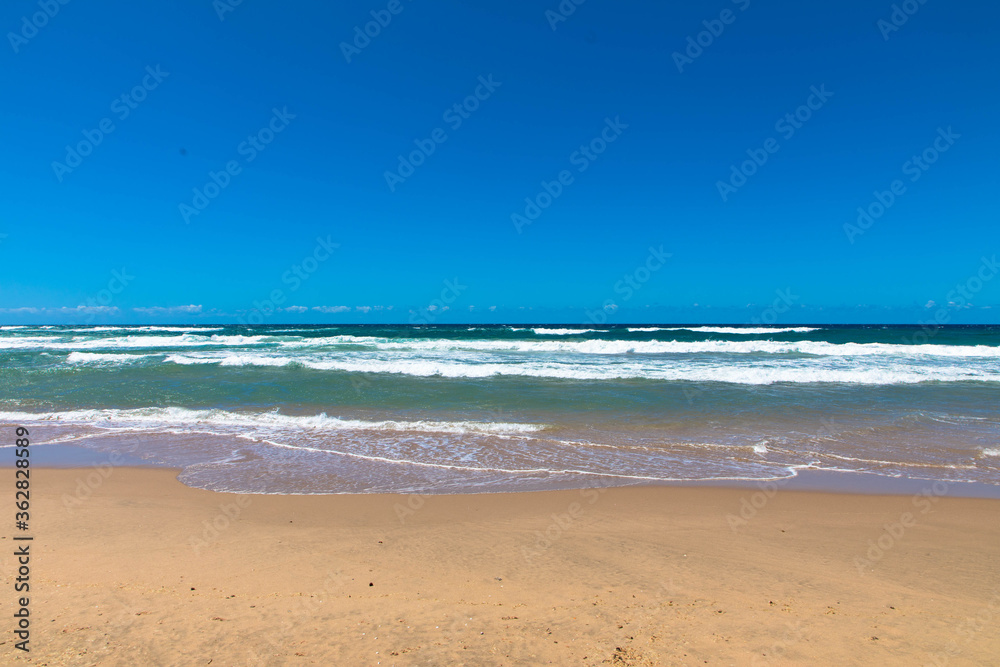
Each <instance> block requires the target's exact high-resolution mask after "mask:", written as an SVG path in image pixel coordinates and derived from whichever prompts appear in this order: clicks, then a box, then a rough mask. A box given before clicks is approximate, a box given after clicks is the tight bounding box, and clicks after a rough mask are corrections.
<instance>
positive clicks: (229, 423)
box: [0, 407, 545, 434]
mask: <svg viewBox="0 0 1000 667" xmlns="http://www.w3.org/2000/svg"><path fill="white" fill-rule="evenodd" d="M0 422H8V423H17V424H21V423H29V422H57V423H65V424H87V425H92V426H98V427H110V428H129V427H133V428H146V429H148V428H168V427H192V426H200V427H209V428H210V427H211V426H213V425H214V426H225V427H237V428H271V429H281V430H288V429H293V430H313V431H393V432H422V433H453V434H467V433H479V434H517V433H533V432H537V431H541V430H543V429H544V428H545V425H544V424H525V423H507V422H472V421H453V422H452V421H427V420H420V421H396V420H384V421H367V420H362V419H341V418H339V417H330V416H328V415H327V414H326V413H321V414H318V415H302V416H299V415H283V414H280V413H278V412H276V411H275V412H231V411H227V410H191V409H188V408H176V407H170V408H136V409H130V410H129V409H102V410H69V411H65V412H46V413H32V412H0Z"/></svg>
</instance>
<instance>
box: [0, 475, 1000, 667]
mask: <svg viewBox="0 0 1000 667" xmlns="http://www.w3.org/2000/svg"><path fill="white" fill-rule="evenodd" d="M8 470H9V469H8ZM86 470H87V468H68V469H66V468H63V469H55V468H46V467H36V474H34V475H32V508H33V511H32V520H33V530H34V531H35V532H34V535H35V540H34V542H33V544H32V548H33V549H35V550H36V551H35V552H34V553H35V560H33V563H32V568H33V569H32V577H33V579H32V582H33V583H35V582H37V586H38V587H37V589H34V588H33V591H32V595H33V598H32V605H33V606H32V618H33V619H34V623H35V625H34V626H33V634H32V642H33V643H32V646H33V650H32V653H31V654H30V655H31V658H32V662H35V661H38V662H45V663H46V664H50V665H56V664H67V665H69V664H93V663H95V662H100V663H101V664H122V665H125V664H135V663H136V662H142V663H145V664H206V663H207V662H208V661H209V660H213V661H214V663H220V662H221V663H222V664H248V665H256V664H261V665H263V664H358V665H376V664H381V665H410V664H428V663H430V664H477V665H478V664H491V665H515V664H584V665H594V666H597V665H606V664H613V665H653V664H704V663H705V661H708V662H709V664H717V663H719V662H722V663H723V664H747V663H748V662H749V663H751V664H786V663H788V662H799V661H805V660H808V659H815V658H816V657H818V656H823V660H824V661H829V662H838V663H842V664H846V663H851V662H858V661H863V662H876V663H884V664H928V663H930V664H934V661H935V660H937V661H939V662H940V661H947V662H948V664H949V665H962V664H970V665H971V664H988V663H989V661H990V660H991V659H992V658H994V657H995V656H996V655H997V654H1000V633H997V632H996V631H995V630H996V628H997V627H1000V574H998V572H1000V503H997V502H995V501H994V500H990V499H971V498H953V497H939V498H933V499H930V498H924V499H923V500H924V501H925V502H926V508H927V510H926V512H922V511H921V510H922V508H923V507H924V505H920V504H916V503H915V501H916V500H918V499H917V498H907V497H905V496H887V495H861V494H828V493H822V492H801V491H795V490H788V489H781V490H779V491H778V492H777V493H775V494H774V495H773V496H772V497H766V498H764V499H763V503H762V504H761V503H758V502H757V500H759V499H760V496H757V499H756V500H755V493H759V492H754V491H752V490H751V489H727V488H711V487H697V488H695V487H641V488H638V487H629V488H607V489H591V490H582V491H540V492H532V493H530V494H529V493H511V494H477V495H439V496H401V495H386V494H369V495H310V496H302V495H296V496H289V495H239V494H228V493H218V492H212V491H205V490H201V489H194V488H190V487H187V486H184V485H183V484H181V483H180V482H179V481H178V480H177V479H176V470H175V469H167V468H149V467H143V468H135V467H124V466H123V467H115V468H112V469H110V470H109V471H108V473H109V474H108V475H106V476H100V477H101V479H100V480H99V483H96V484H94V485H90V484H89V483H88V482H87V478H88V474H85V473H86ZM91 472H92V473H93V472H94V471H91ZM81 483H83V484H84V487H83V488H85V489H86V493H82V494H81V492H80V489H81V487H80V484H81ZM67 498H69V501H67ZM907 514H909V518H907ZM880 543H881V544H882V545H883V546H884V547H885V548H884V549H883V548H881V547H879V546H878V545H879V544H880ZM873 549H875V550H874V551H873ZM11 561H12V558H11V556H4V557H2V558H0V566H2V570H3V573H4V578H5V580H8V579H9V578H10V573H11V572H12V570H11ZM6 583H9V582H6ZM967 619H979V620H977V621H975V627H974V628H973V629H974V630H975V631H973V630H970V629H969V628H967V627H966V625H965V623H966V621H967ZM975 628H978V629H975ZM8 644H9V642H8ZM6 649H10V647H9V646H5V650H6ZM10 650H12V649H10Z"/></svg>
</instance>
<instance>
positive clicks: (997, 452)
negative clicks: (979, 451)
mask: <svg viewBox="0 0 1000 667" xmlns="http://www.w3.org/2000/svg"><path fill="white" fill-rule="evenodd" d="M983 456H1000V448H993V449H984V450H983Z"/></svg>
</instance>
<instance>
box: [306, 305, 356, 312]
mask: <svg viewBox="0 0 1000 667" xmlns="http://www.w3.org/2000/svg"><path fill="white" fill-rule="evenodd" d="M312 309H313V310H315V311H316V312H318V313H344V312H347V311H349V310H350V309H351V307H350V306H313V307H312Z"/></svg>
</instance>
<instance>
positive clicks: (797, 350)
mask: <svg viewBox="0 0 1000 667" xmlns="http://www.w3.org/2000/svg"><path fill="white" fill-rule="evenodd" d="M49 334H51V332H49ZM265 346H270V347H271V348H272V349H273V348H274V347H278V348H322V347H333V346H346V347H348V348H349V347H350V346H360V347H364V348H370V349H375V350H413V351H436V352H451V351H456V350H457V351H478V352H496V353H504V352H523V353H579V354H595V355H628V354H647V355H671V354H674V355H680V354H706V353H707V354H720V355H721V354H768V355H794V354H798V355H810V356H816V357H825V356H827V357H862V356H884V357H922V358H933V357H937V358H981V359H1000V346H990V345H936V344H924V345H904V344H897V343H829V342H826V341H808V340H807V341H790V342H782V341H771V340H735V341H731V340H705V341H677V340H671V341H663V340H649V341H634V340H601V339H590V340H476V339H470V340H461V339H460V340H450V339H441V338H435V339H421V338H386V337H377V336H353V335H340V336H324V337H315V338H304V337H300V336H267V335H251V336H242V335H219V334H214V335H211V336H205V335H195V334H191V333H185V334H182V335H178V336H149V335H146V336H142V335H138V336H115V337H109V338H97V339H93V338H87V337H83V336H76V337H73V338H72V339H71V340H65V339H64V338H60V337H59V336H53V335H45V336H36V337H31V338H13V337H0V349H12V350H19V349H44V350H67V351H91V350H168V349H183V348H199V347H226V348H235V347H245V348H255V349H258V348H261V347H265Z"/></svg>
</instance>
